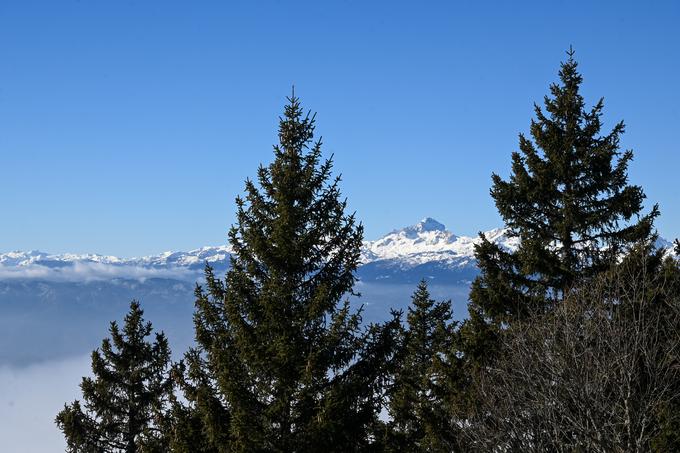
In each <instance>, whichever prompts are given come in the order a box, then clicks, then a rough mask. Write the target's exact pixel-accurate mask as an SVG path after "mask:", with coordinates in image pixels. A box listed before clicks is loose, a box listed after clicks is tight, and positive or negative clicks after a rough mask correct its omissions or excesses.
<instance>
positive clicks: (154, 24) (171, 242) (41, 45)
mask: <svg viewBox="0 0 680 453" xmlns="http://www.w3.org/2000/svg"><path fill="white" fill-rule="evenodd" d="M678 5H679V3H678V2H671V1H669V2H624V1H610V2H604V1H602V2H592V1H551V2H545V1H540V2H507V1H498V2H478V1H475V2H473V1H457V2H453V1H441V2H435V1H427V2H414V1H410V2H398V1H385V2H379V1H370V2H366V1H336V2H330V1H329V2H318V1H316V2H311V1H310V2H295V1H244V2H223V1H220V2H217V1H215V2H208V1H199V2H189V1H186V2H174V1H150V0H145V1H141V0H139V1H134V0H128V1H110V0H107V1H103V0H99V1H94V0H82V1H70V0H50V1H44V2H34V1H30V0H21V1H20V0H15V1H3V2H0V61H1V62H0V172H1V175H2V177H1V178H0V213H1V214H0V215H1V216H2V217H0V251H8V250H14V249H22V250H25V249H41V250H45V251H49V252H55V253H56V252H65V251H72V252H98V253H107V254H117V255H122V256H134V255H142V254H149V253H156V252H160V251H163V250H168V249H189V248H194V247H199V246H202V245H208V244H210V245H214V244H222V243H225V242H226V230H227V228H228V226H229V225H230V224H231V223H232V222H233V220H234V202H233V200H234V197H235V196H236V195H237V194H238V193H240V192H241V191H242V189H243V180H244V179H245V178H246V177H249V176H251V177H252V176H253V175H254V174H255V170H256V167H257V166H258V164H259V163H260V162H269V161H270V159H271V156H272V154H271V145H272V144H273V143H274V142H275V139H276V134H275V133H276V127H277V118H278V115H279V113H280V112H281V108H282V106H283V104H284V102H285V96H286V95H287V94H289V92H290V87H291V85H292V84H295V86H296V92H297V93H298V94H299V95H300V97H301V98H302V101H303V103H304V104H305V105H306V106H307V107H309V108H310V109H312V110H314V111H317V112H318V117H317V118H318V129H317V130H318V132H320V133H321V134H322V135H323V137H324V140H325V144H326V146H325V150H326V153H328V154H330V153H334V154H335V163H336V170H337V171H338V172H341V173H342V174H343V176H344V183H343V186H342V187H343V191H344V194H345V195H346V196H347V197H348V198H349V201H350V206H351V208H352V209H355V210H356V211H357V213H358V216H359V217H360V218H361V219H362V220H363V221H364V223H365V226H366V236H367V238H369V239H372V238H376V237H378V236H379V235H381V234H382V233H384V232H386V231H389V230H391V229H393V228H396V227H400V226H403V225H408V224H411V223H414V222H416V221H417V220H419V219H420V218H421V217H424V216H432V217H435V218H436V219H438V220H440V221H441V222H443V223H445V224H446V225H447V226H448V227H449V229H451V230H452V231H454V232H456V233H458V234H474V233H475V232H477V231H478V230H483V229H489V228H492V227H496V226H499V225H500V223H501V222H500V218H499V217H498V215H497V213H496V210H495V208H494V205H493V202H492V200H491V199H490V197H489V195H488V190H489V186H490V174H491V172H492V171H495V172H498V173H500V174H501V175H507V174H508V170H509V162H510V153H511V152H512V151H513V150H515V149H516V148H517V134H518V133H519V132H522V131H524V132H526V131H527V129H528V126H529V121H530V119H531V118H532V114H533V113H532V104H533V102H535V101H536V102H540V101H541V99H542V97H543V95H544V94H546V93H547V89H548V84H549V83H550V82H552V81H554V80H555V78H556V73H557V70H558V66H559V62H560V61H561V60H562V59H564V50H565V49H567V48H568V47H569V45H573V46H574V48H575V49H576V51H577V59H578V60H579V61H580V63H581V70H582V73H583V74H584V77H585V84H584V91H585V95H586V99H587V101H588V102H589V103H592V102H594V101H595V100H596V99H597V98H598V97H600V96H604V97H605V121H606V126H611V125H613V123H614V122H615V121H618V120H619V119H624V120H625V121H626V124H627V133H626V134H625V136H624V139H623V145H624V147H626V148H632V149H633V150H634V151H635V156H636V158H635V161H634V162H633V163H632V165H631V169H630V177H631V181H632V182H633V183H636V184H641V185H642V186H643V187H644V188H645V190H646V192H647V195H648V198H649V200H650V201H655V202H659V203H660V205H661V210H662V217H661V218H660V220H659V221H658V224H657V226H658V228H659V230H660V232H661V233H662V234H663V235H664V236H667V237H675V236H678V235H680V212H679V211H678V205H679V202H678V196H679V193H678V192H680V191H678V190H677V189H678V168H680V165H679V164H680V149H679V148H680V146H679V145H678V140H679V139H678V130H679V127H680V126H679V125H680V107H679V105H680V88H679V87H678V82H677V81H678V72H679V70H680V31H679V28H678V23H680V7H679V6H678Z"/></svg>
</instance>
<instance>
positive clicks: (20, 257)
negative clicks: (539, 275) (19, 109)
mask: <svg viewBox="0 0 680 453" xmlns="http://www.w3.org/2000/svg"><path fill="white" fill-rule="evenodd" d="M484 234H485V235H486V237H487V238H488V239H489V240H491V241H493V242H495V243H498V244H500V245H501V246H503V247H505V248H508V249H513V248H514V247H515V246H516V239H514V238H509V237H508V236H507V235H506V230H504V229H494V230H491V231H487V232H485V233H484ZM477 242H479V238H478V237H469V236H457V235H455V234H454V233H452V232H450V231H448V230H447V229H446V227H445V226H444V225H443V224H441V223H439V222H437V221H436V220H434V219H432V218H429V217H428V218H425V219H423V220H422V221H420V222H418V223H417V224H415V225H412V226H409V227H406V228H402V229H399V230H394V231H392V232H390V233H388V234H386V235H385V236H383V237H381V238H379V239H377V240H374V241H365V242H364V243H363V247H362V251H361V265H360V267H359V270H358V275H359V278H360V280H362V281H367V282H369V281H370V282H380V281H382V282H385V283H388V282H389V283H392V282H399V283H403V282H412V281H417V280H420V279H421V278H429V279H436V280H438V281H440V282H447V283H466V282H469V281H470V279H471V278H472V277H474V275H475V274H476V263H475V258H474V245H475V243H477ZM230 252H231V249H230V247H229V246H213V247H202V248H199V249H195V250H190V251H187V252H164V253H161V254H158V255H151V256H144V257H140V258H129V259H126V258H119V257H116V256H106V255H97V254H80V255H79V254H72V253H64V254H49V253H44V252H40V251H35V250H34V251H28V252H22V251H15V252H9V253H2V254H0V281H7V280H16V279H33V280H44V281H56V282H66V281H69V282H79V281H81V282H87V281H94V280H112V279H137V280H146V279H149V278H169V279H177V280H194V281H195V280H196V278H197V276H200V273H201V272H202V270H203V268H204V266H205V264H206V263H209V264H210V265H211V266H213V267H214V268H215V269H216V270H217V271H223V270H226V269H227V268H228V266H229V257H230Z"/></svg>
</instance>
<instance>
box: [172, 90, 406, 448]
mask: <svg viewBox="0 0 680 453" xmlns="http://www.w3.org/2000/svg"><path fill="white" fill-rule="evenodd" d="M314 120H315V118H314V116H310V115H309V114H305V113H304V112H303V109H302V107H301V106H300V102H299V100H298V98H296V97H295V96H294V95H293V96H292V97H290V98H289V103H288V105H287V106H286V107H285V111H284V115H283V117H282V118H281V119H280V124H279V144H278V145H275V146H274V161H273V162H272V163H271V164H270V165H268V166H261V167H260V168H259V170H258V173H257V183H255V182H253V181H251V180H247V181H246V184H245V191H246V195H245V199H243V198H241V197H239V198H237V200H236V204H237V222H236V224H235V225H234V226H233V227H232V228H231V230H230V232H229V242H230V244H231V246H232V249H233V253H232V259H231V268H230V270H229V271H228V273H227V276H226V280H221V279H218V278H216V277H215V276H214V274H213V271H212V269H211V268H210V267H207V269H206V275H205V277H206V283H205V288H203V287H199V288H198V289H197V292H196V314H195V329H196V340H197V343H198V348H197V349H196V350H195V351H192V352H191V353H190V354H188V355H187V357H186V372H185V378H184V381H185V383H184V385H185V387H188V388H189V390H190V392H189V393H188V394H187V395H186V396H187V399H188V401H189V409H190V410H193V411H195V413H196V414H197V415H196V417H197V418H199V419H201V420H202V423H203V433H204V434H205V436H206V438H207V439H208V441H207V442H206V445H211V446H212V448H217V449H219V451H232V452H257V451H268V452H312V451H314V452H318V451H359V450H362V451H365V450H366V449H370V448H373V447H374V443H375V439H374V437H375V436H374V435H373V434H372V430H373V428H374V427H375V426H377V425H378V424H379V420H378V415H379V411H380V404H381V398H382V394H381V389H382V386H383V381H384V379H385V378H386V371H385V370H386V366H387V358H388V356H389V355H390V354H391V351H392V349H393V348H394V346H393V342H394V337H395V332H396V329H397V326H398V321H397V320H393V321H392V322H391V323H389V324H388V325H386V326H383V327H380V326H371V327H370V328H368V329H366V330H364V329H363V328H362V327H361V317H360V313H358V312H356V313H353V312H352V310H351V309H350V306H349V302H348V301H347V299H346V297H347V296H348V295H349V294H352V292H353V286H354V283H355V281H356V276H355V270H356V268H357V265H358V263H359V258H360V247H361V241H362V232H363V228H362V226H361V225H360V224H358V223H357V222H356V220H355V216H354V214H347V213H346V207H347V202H346V200H343V199H341V195H340V190H339V187H338V185H339V181H340V178H339V177H332V176H331V170H332V162H331V160H322V156H321V141H320V140H318V141H313V135H314V124H315V121H314Z"/></svg>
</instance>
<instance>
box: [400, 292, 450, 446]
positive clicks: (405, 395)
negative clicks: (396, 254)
mask: <svg viewBox="0 0 680 453" xmlns="http://www.w3.org/2000/svg"><path fill="white" fill-rule="evenodd" d="M406 320H407V325H408V326H407V329H406V330H405V331H404V332H403V335H402V342H401V344H400V353H399V354H398V355H397V358H396V362H397V365H396V370H395V373H394V381H393V384H392V388H391V391H390V392H389V413H390V415H391V417H392V421H391V426H390V428H391V437H392V439H391V442H390V444H389V446H388V449H389V450H390V451H410V452H417V451H422V452H439V451H441V452H448V451H454V450H455V445H456V440H457V439H456V429H455V427H454V426H453V425H452V424H451V423H450V418H449V417H448V413H447V410H446V403H447V395H446V392H447V390H448V386H447V382H448V380H449V379H450V378H451V374H452V372H455V368H456V367H457V365H458V364H457V362H458V359H457V358H456V357H454V356H452V355H451V354H450V351H451V348H452V341H453V338H454V328H455V323H453V322H452V321H451V302H450V301H443V302H435V301H434V300H433V299H432V298H431V297H430V293H429V291H428V289H427V283H426V282H425V280H423V281H421V282H420V284H419V285H418V288H417V290H416V291H415V293H414V294H413V297H412V303H411V306H409V308H408V313H407V317H406Z"/></svg>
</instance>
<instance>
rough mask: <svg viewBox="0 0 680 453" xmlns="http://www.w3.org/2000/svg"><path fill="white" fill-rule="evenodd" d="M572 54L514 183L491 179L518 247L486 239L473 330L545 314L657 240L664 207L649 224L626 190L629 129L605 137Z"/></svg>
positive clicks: (639, 197) (480, 250) (630, 188)
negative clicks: (624, 141)
mask: <svg viewBox="0 0 680 453" xmlns="http://www.w3.org/2000/svg"><path fill="white" fill-rule="evenodd" d="M567 54H568V59H567V61H566V62H564V63H562V65H561V68H560V71H559V78H560V83H555V84H552V85H551V86H550V92H551V96H546V97H545V99H544V105H545V111H544V110H543V109H541V108H540V107H539V106H538V105H536V106H535V114H536V119H535V120H532V121H531V128H530V131H531V137H532V139H533V140H531V139H529V138H527V137H525V136H524V135H522V134H520V137H519V152H514V153H513V154H512V171H511V175H510V178H509V179H508V180H504V179H502V178H501V177H500V176H498V175H497V174H494V175H493V176H492V179H493V187H492V188H491V196H492V197H493V199H494V201H495V203H496V207H497V208H498V211H499V213H500V214H501V216H502V217H503V220H504V221H505V225H506V227H507V228H508V234H509V236H511V237H515V238H518V239H519V247H518V249H517V250H516V251H513V252H511V251H508V250H504V249H502V248H501V247H499V246H498V245H496V244H493V243H491V242H490V241H488V240H486V238H484V236H483V235H482V242H481V244H479V245H478V246H477V247H476V250H475V252H476V257H477V260H478V263H479V267H480V270H481V275H480V276H479V277H478V278H477V279H476V280H475V282H474V283H473V286H472V291H471V294H470V298H471V302H472V303H471V304H470V309H471V314H470V316H471V319H472V320H474V321H471V323H468V324H469V326H470V325H471V324H473V323H475V322H476V323H477V324H479V327H480V328H486V327H485V326H483V324H485V323H488V322H491V324H494V325H498V324H499V323H504V322H511V321H512V320H513V319H516V318H517V317H522V316H523V315H524V314H525V313H527V312H533V311H535V310H541V307H542V306H543V305H544V304H545V303H546V301H549V300H553V301H554V300H559V299H560V298H561V297H562V296H563V295H564V294H565V293H566V291H568V290H569V288H570V287H571V286H572V285H573V284H574V283H575V282H577V281H581V280H583V279H588V278H591V277H593V276H595V275H597V274H600V273H602V272H603V271H606V270H607V269H609V268H610V267H611V265H612V264H614V263H615V262H616V260H617V259H618V258H619V257H620V256H622V255H623V254H625V253H626V252H627V251H628V250H629V249H630V247H631V246H632V245H633V244H636V243H640V242H645V241H647V240H649V239H650V238H651V237H652V235H653V234H654V231H653V221H654V219H655V217H656V216H657V215H658V208H657V207H656V206H654V207H653V209H652V210H651V212H649V213H648V214H646V215H641V211H642V207H643V206H642V204H643V200H644V198H645V195H644V193H643V191H642V188H641V187H639V186H635V185H630V184H629V183H628V164H629V163H630V161H631V160H632V158H633V153H632V151H630V150H626V151H621V150H620V147H619V141H620V136H621V134H622V133H623V132H624V124H623V122H620V123H618V124H616V125H615V126H614V128H613V129H612V130H611V131H610V132H608V133H606V134H601V129H602V121H601V119H602V110H603V106H604V104H603V100H602V99H600V100H599V101H598V102H597V103H596V104H595V105H594V106H593V107H592V108H590V109H588V108H586V104H585V101H584V99H583V96H582V95H581V93H580V87H581V83H582V81H583V79H582V77H581V74H580V73H579V72H578V70H577V66H578V65H577V62H576V61H575V60H574V52H573V50H571V49H570V50H569V51H568V52H567ZM487 327H488V326H487Z"/></svg>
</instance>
